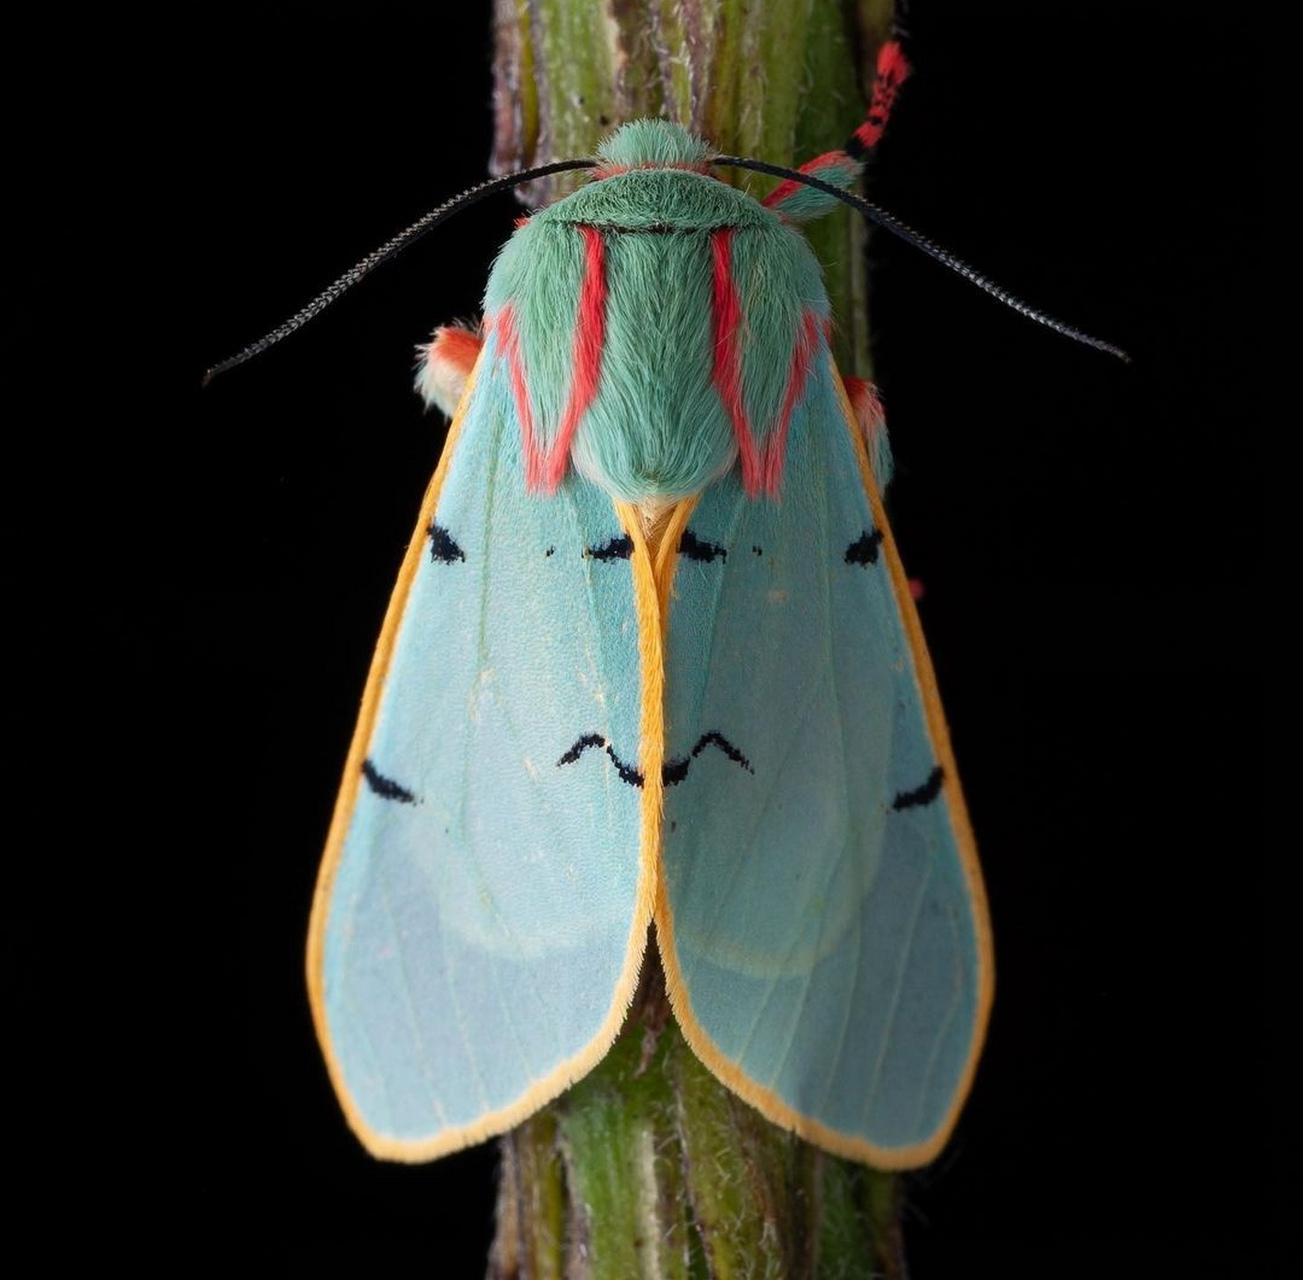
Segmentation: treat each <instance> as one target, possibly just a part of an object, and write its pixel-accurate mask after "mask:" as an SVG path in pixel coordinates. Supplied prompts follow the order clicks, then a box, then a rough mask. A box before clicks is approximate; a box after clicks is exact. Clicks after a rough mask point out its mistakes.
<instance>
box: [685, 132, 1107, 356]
mask: <svg viewBox="0 0 1303 1280" xmlns="http://www.w3.org/2000/svg"><path fill="white" fill-rule="evenodd" d="M710 163H711V164H712V165H724V166H728V167H730V168H735V169H753V170H754V171H755V172H756V173H767V174H769V175H770V176H771V177H775V178H786V179H787V180H788V181H789V182H801V183H804V184H805V185H806V186H809V187H814V188H815V189H816V190H818V191H823V192H825V193H827V194H828V195H830V196H834V197H835V198H836V199H838V200H840V201H841V202H842V203H843V204H848V205H850V207H851V208H852V209H858V210H859V211H860V213H862V214H863V215H864V216H865V217H866V218H868V219H869V220H870V221H871V222H876V223H877V224H878V226H880V227H882V228H883V229H884V230H886V231H890V232H891V234H892V235H894V236H899V237H900V239H902V240H904V241H905V243H906V244H912V245H913V246H914V248H916V249H920V250H922V251H923V252H924V253H926V254H927V255H928V257H929V258H935V259H936V260H937V261H938V262H939V263H941V265H942V266H943V267H949V268H950V270H951V271H953V272H955V274H956V275H960V276H963V278H964V279H965V280H967V281H969V282H970V283H971V284H975V285H976V286H977V287H978V288H979V289H981V290H982V292H983V293H989V294H990V295H991V297H993V298H994V299H996V301H997V302H1003V303H1004V305H1005V306H1006V307H1011V308H1012V309H1013V310H1014V311H1016V312H1018V314H1019V315H1022V316H1026V317H1027V319H1028V320H1034V321H1035V322H1036V323H1037V324H1041V325H1044V326H1045V327H1046V328H1047V329H1053V330H1054V332H1055V333H1059V334H1062V335H1063V336H1064V337H1065V338H1071V339H1072V341H1073V342H1080V343H1083V344H1084V345H1085V346H1088V347H1094V348H1095V350H1096V351H1104V352H1107V354H1109V355H1111V356H1117V358H1118V359H1119V360H1121V361H1122V362H1123V363H1124V364H1130V363H1131V357H1130V356H1129V355H1128V354H1127V353H1126V352H1125V351H1123V350H1122V348H1121V347H1118V346H1114V345H1113V343H1111V342H1105V341H1104V339H1103V338H1096V337H1093V336H1092V335H1091V334H1089V333H1083V332H1082V330H1080V329H1074V328H1073V327H1072V326H1071V325H1069V324H1064V322H1063V321H1062V320H1056V319H1055V318H1054V317H1053V316H1051V315H1046V313H1045V312H1044V311H1038V310H1037V309H1036V308H1035V307H1033V306H1032V305H1031V304H1030V303H1027V302H1024V301H1023V300H1022V299H1021V298H1017V297H1015V296H1014V295H1013V294H1012V293H1010V292H1008V290H1006V289H1002V288H1001V287H1000V286H999V285H998V284H996V283H995V281H994V280H991V279H988V277H986V276H984V275H983V274H982V273H981V272H980V271H978V270H977V269H976V268H975V267H970V266H969V265H968V263H966V262H964V261H963V260H962V259H961V258H957V257H955V255H954V254H953V253H951V252H950V250H948V249H943V248H942V247H941V246H940V245H939V244H937V243H936V242H935V241H933V240H929V239H928V238H927V236H925V235H923V234H921V233H920V232H918V231H915V230H914V228H913V227H911V226H908V225H907V224H905V223H904V222H902V221H901V220H900V219H899V218H897V217H896V216H895V215H894V214H891V213H888V212H887V211H886V210H885V209H882V208H879V206H877V205H876V204H872V203H871V202H870V201H868V200H865V199H864V198H863V197H862V196H858V195H855V194H854V192H851V191H843V190H842V189H841V188H840V187H835V186H833V185H832V183H830V182H824V181H823V180H822V179H820V178H816V177H814V176H813V175H811V174H809V173H802V172H800V171H799V170H797V169H785V168H783V166H782V165H777V164H767V163H766V162H765V161H763V160H749V159H747V158H746V157H745V156H715V157H714V159H712V160H711V161H710Z"/></svg>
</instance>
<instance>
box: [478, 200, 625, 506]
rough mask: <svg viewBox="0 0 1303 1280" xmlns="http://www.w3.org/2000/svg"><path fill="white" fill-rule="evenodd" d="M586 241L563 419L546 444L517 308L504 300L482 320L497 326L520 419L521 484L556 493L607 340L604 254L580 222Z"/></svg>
mask: <svg viewBox="0 0 1303 1280" xmlns="http://www.w3.org/2000/svg"><path fill="white" fill-rule="evenodd" d="M578 231H579V234H580V235H581V236H582V238H583V241H584V278H583V283H582V284H581V285H580V289H579V304H578V307H577V308H576V311H575V333H574V340H573V344H572V347H571V366H572V372H571V378H570V392H569V395H568V396H567V398H566V405H565V408H564V409H563V410H562V413H561V423H560V426H559V427H558V429H557V434H556V437H555V439H554V440H553V441H552V443H551V446H550V447H549V448H546V449H545V448H543V446H542V444H541V443H540V441H539V438H538V433H537V431H536V430H535V428H534V410H533V407H532V405H531V402H530V397H529V384H528V382H527V381H526V378H525V363H524V361H523V359H522V358H521V354H520V331H519V330H518V329H517V328H516V311H515V305H514V304H513V303H510V302H509V303H507V304H506V305H505V306H504V307H503V308H502V310H501V311H499V312H498V314H497V315H496V316H495V317H494V318H493V319H492V321H486V325H487V326H489V327H493V328H496V329H497V331H498V334H499V341H500V349H501V352H502V357H503V359H504V360H505V361H506V362H507V376H508V378H509V380H510V382H511V394H512V397H513V399H514V400H515V402H516V416H517V417H518V418H519V419H520V442H521V447H522V448H523V450H524V454H525V486H526V488H528V489H531V490H542V491H543V492H544V493H555V492H556V490H557V486H558V485H559V484H560V483H561V481H562V479H563V478H564V477H565V473H566V464H567V463H568V462H569V459H570V446H571V444H572V443H573V442H574V437H575V432H576V431H577V430H578V428H579V422H580V420H581V419H582V418H583V416H584V414H585V413H586V412H587V411H588V408H589V406H590V405H591V404H592V403H593V400H594V399H595V398H596V396H597V388H598V384H599V383H600V381H601V374H602V347H603V345H604V343H605V340H606V253H605V246H604V244H603V243H602V236H601V233H600V232H599V231H598V230H597V229H596V228H595V227H586V226H579V227H578Z"/></svg>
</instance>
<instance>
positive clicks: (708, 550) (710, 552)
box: [679, 529, 728, 564]
mask: <svg viewBox="0 0 1303 1280" xmlns="http://www.w3.org/2000/svg"><path fill="white" fill-rule="evenodd" d="M679 555H681V556H687V557H688V559H689V560H701V561H704V562H705V563H707V564H709V563H710V561H712V560H727V559H728V549H727V548H726V547H721V546H720V545H719V543H717V542H703V541H702V540H701V539H700V538H698V537H697V535H696V534H695V533H693V532H692V530H691V529H684V531H683V537H681V538H680V539H679Z"/></svg>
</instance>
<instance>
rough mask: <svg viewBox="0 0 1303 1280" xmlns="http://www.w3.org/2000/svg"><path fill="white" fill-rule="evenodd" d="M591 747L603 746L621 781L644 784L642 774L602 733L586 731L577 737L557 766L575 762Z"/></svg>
mask: <svg viewBox="0 0 1303 1280" xmlns="http://www.w3.org/2000/svg"><path fill="white" fill-rule="evenodd" d="M589 747H602V748H603V749H604V750H605V751H606V754H607V755H608V756H610V757H611V763H612V764H613V765H615V770H616V772H617V773H618V774H619V775H620V781H621V782H627V783H628V784H629V785H630V786H631V787H641V786H642V774H641V773H640V772H639V771H638V770H637V769H635V768H634V767H633V766H632V765H627V764H625V763H624V761H623V760H621V759H620V757H619V756H617V755H616V754H615V748H614V747H612V746H611V744H610V743H609V742H607V740H606V739H605V738H603V737H602V735H601V734H600V733H586V734H584V736H583V737H582V738H579V739H577V740H576V741H575V745H574V746H573V747H571V748H570V750H569V751H567V752H566V753H565V755H563V756H562V757H561V759H560V760H558V761H557V762H556V763H557V768H558V769H559V768H560V767H561V766H562V765H563V764H574V762H575V761H576V760H578V759H579V757H580V756H581V755H583V754H584V752H585V751H587V750H588V748H589Z"/></svg>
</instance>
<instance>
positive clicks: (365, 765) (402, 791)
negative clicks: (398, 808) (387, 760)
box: [362, 760, 416, 804]
mask: <svg viewBox="0 0 1303 1280" xmlns="http://www.w3.org/2000/svg"><path fill="white" fill-rule="evenodd" d="M362 776H363V777H364V778H365V779H366V782H367V786H369V787H370V788H371V790H372V791H374V792H375V793H376V795H378V796H379V797H380V798H381V799H382V800H397V801H398V803H399V804H415V803H416V793H415V792H412V791H408V789H407V788H406V787H404V786H403V785H402V784H401V783H397V782H395V781H394V780H393V779H392V778H386V777H385V775H384V774H383V773H381V772H380V770H379V769H377V768H376V767H375V765H373V764H372V763H371V761H370V760H363V761H362Z"/></svg>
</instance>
